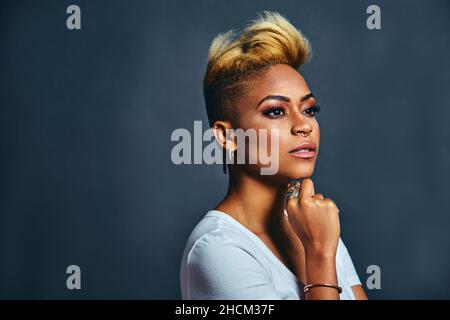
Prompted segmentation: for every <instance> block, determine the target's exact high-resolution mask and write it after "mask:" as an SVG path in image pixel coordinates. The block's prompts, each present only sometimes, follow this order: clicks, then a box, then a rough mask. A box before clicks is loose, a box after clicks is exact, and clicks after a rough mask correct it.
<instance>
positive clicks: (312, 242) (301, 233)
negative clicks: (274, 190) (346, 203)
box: [286, 178, 340, 257]
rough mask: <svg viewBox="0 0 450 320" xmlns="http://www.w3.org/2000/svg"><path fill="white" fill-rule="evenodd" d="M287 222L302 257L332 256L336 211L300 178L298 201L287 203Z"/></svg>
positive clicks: (337, 228)
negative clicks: (297, 242) (297, 240)
mask: <svg viewBox="0 0 450 320" xmlns="http://www.w3.org/2000/svg"><path fill="white" fill-rule="evenodd" d="M286 210H287V212H288V220H289V223H290V225H291V226H292V229H293V231H294V232H295V234H296V235H297V236H298V237H299V238H300V240H301V242H302V244H303V247H304V249H305V253H306V256H307V257H308V255H313V256H314V255H321V256H332V257H335V256H336V251H337V246H338V242H339V237H340V224H339V209H338V208H337V206H336V204H335V203H334V202H333V200H331V199H329V198H324V196H323V195H321V194H315V192H314V184H313V182H312V180H311V179H309V178H306V179H303V180H302V182H301V185H300V193H299V196H298V198H291V199H288V200H287V203H286Z"/></svg>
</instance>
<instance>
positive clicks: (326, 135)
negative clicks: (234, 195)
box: [0, 0, 450, 299]
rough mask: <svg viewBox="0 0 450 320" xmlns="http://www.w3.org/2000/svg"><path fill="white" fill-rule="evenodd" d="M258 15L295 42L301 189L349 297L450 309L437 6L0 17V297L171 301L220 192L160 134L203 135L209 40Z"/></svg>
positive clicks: (446, 136) (208, 174)
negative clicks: (377, 277)
mask: <svg viewBox="0 0 450 320" xmlns="http://www.w3.org/2000/svg"><path fill="white" fill-rule="evenodd" d="M73 3H75V4H78V5H79V6H80V7H81V11H82V29H81V30H79V31H69V30H68V29H67V28H66V25H65V20H66V17H67V15H66V13H65V12H66V8H67V6H68V5H70V4H73ZM370 4H378V5H379V6H380V7H381V11H382V13H381V14H382V29H381V30H377V31H371V30H368V29H367V28H366V18H367V16H368V15H367V14H366V12H365V11H366V8H367V6H368V5H370ZM267 9H269V10H277V11H279V12H280V13H281V14H283V15H285V16H286V17H287V18H288V19H290V20H291V22H292V23H293V24H294V25H295V26H296V27H298V28H300V29H301V30H302V31H303V32H304V33H305V34H306V35H307V36H308V37H309V38H310V40H311V43H312V47H313V51H314V56H313V59H312V61H311V62H310V63H309V64H307V65H306V66H305V67H304V69H303V74H304V76H305V78H306V79H307V81H308V83H309V85H310V87H311V88H312V90H313V92H314V93H315V95H316V96H317V97H318V103H319V105H320V106H321V107H322V112H321V113H320V114H319V122H320V125H321V138H322V139H321V151H320V156H319V159H318V163H317V166H316V172H315V174H314V177H313V179H314V181H315V184H316V191H318V192H321V193H323V194H325V195H326V196H329V197H331V198H332V199H334V200H335V201H336V203H337V204H338V206H339V207H340V210H341V217H342V218H341V222H342V238H343V239H344V241H345V242H346V244H347V247H348V248H349V251H350V253H351V255H352V257H353V261H354V263H355V266H356V269H357V271H358V273H359V275H360V277H361V279H362V281H363V282H365V279H367V276H368V275H367V274H366V268H367V266H369V265H372V264H376V265H379V266H380V267H381V272H382V275H381V286H382V288H381V290H372V291H370V290H367V293H368V295H369V297H370V298H382V299H389V298H449V297H450V275H449V274H450V232H449V228H450V219H449V214H450V200H449V198H450V194H449V190H450V170H449V168H450V143H449V142H450V127H449V121H450V105H449V101H450V90H449V89H450V66H449V58H450V31H449V30H450V3H449V2H448V1H387V2H382V1H376V2H373V1H345V2H344V1H339V3H338V2H337V1H298V0H296V1H256V0H255V1H247V0H244V1H242V0H241V1H195V2H194V1H159V2H153V1H57V0H55V1H39V2H38V1H28V2H27V1H9V2H2V5H1V11H0V35H1V42H0V43H1V44H0V49H1V50H0V106H1V109H0V143H1V144H0V155H1V157H0V161H1V163H0V297H1V298H32V299H34V298H62V299H71V298H81V299H84V298H144V299H178V298H180V292H179V263H180V259H181V254H182V250H183V248H184V245H185V241H186V240H187V237H188V235H189V233H190V232H191V230H192V228H193V227H194V225H195V224H196V223H197V222H198V221H199V220H200V219H201V217H202V216H203V215H204V214H205V213H206V211H207V210H208V209H210V208H212V207H213V206H214V205H215V204H216V203H217V202H218V201H219V200H220V199H221V198H222V196H223V194H224V192H225V190H226V176H224V175H223V174H222V173H221V168H220V166H218V165H214V166H208V165H184V166H183V165H182V166H176V165H174V164H172V162H171V159H170V151H171V148H172V147H173V145H174V144H175V143H173V142H171V141H170V134H171V132H172V131H173V130H174V129H175V128H188V129H190V130H192V129H193V121H194V120H203V121H206V113H205V111H204V106H203V101H202V92H201V80H202V76H203V72H204V67H205V61H206V54H207V50H208V47H209V44H210V41H211V40H212V39H213V37H214V36H215V35H217V33H219V32H222V31H226V30H228V29H231V28H236V27H239V26H242V25H243V24H245V23H246V22H247V21H248V20H249V19H253V18H255V17H256V13H257V12H259V11H261V10H267ZM205 123H206V122H205ZM175 183H176V185H175ZM174 187H175V188H176V190H177V194H176V195H174V194H173V188H174ZM70 264H77V265H79V266H80V267H81V270H82V290H79V291H76V290H74V291H69V290H67V289H66V287H65V284H66V277H67V276H68V275H67V274H66V273H65V271H66V267H67V266H68V265H70Z"/></svg>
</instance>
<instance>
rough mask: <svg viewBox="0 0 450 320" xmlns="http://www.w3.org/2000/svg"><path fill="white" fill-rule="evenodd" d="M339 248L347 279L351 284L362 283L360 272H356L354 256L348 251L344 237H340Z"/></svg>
mask: <svg viewBox="0 0 450 320" xmlns="http://www.w3.org/2000/svg"><path fill="white" fill-rule="evenodd" d="M339 242H340V243H339V250H340V257H341V263H342V267H343V269H344V272H345V278H346V279H347V281H348V283H349V284H350V286H356V285H360V284H361V281H360V280H359V277H358V274H357V273H356V270H355V266H354V265H353V261H352V258H351V257H350V254H349V253H348V250H347V247H346V246H345V244H344V242H343V241H342V239H339Z"/></svg>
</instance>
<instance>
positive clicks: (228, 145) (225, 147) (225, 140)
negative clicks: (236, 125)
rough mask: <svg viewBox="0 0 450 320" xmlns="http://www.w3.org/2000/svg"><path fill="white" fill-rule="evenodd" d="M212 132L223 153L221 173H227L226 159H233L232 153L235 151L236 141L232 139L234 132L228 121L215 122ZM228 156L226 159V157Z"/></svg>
mask: <svg viewBox="0 0 450 320" xmlns="http://www.w3.org/2000/svg"><path fill="white" fill-rule="evenodd" d="M212 131H213V133H214V137H215V138H216V141H217V143H218V144H219V145H220V147H221V148H222V152H223V173H225V174H226V173H227V164H228V163H229V162H228V161H227V158H229V159H233V160H234V157H233V152H234V151H235V150H236V148H237V145H236V139H235V137H234V130H233V129H232V125H231V123H230V122H229V121H216V122H214V125H213V126H212ZM227 155H228V157H227Z"/></svg>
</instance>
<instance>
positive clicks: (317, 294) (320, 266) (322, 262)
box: [305, 253, 339, 300]
mask: <svg viewBox="0 0 450 320" xmlns="http://www.w3.org/2000/svg"><path fill="white" fill-rule="evenodd" d="M305 273H306V283H305V285H309V284H332V285H336V286H337V285H338V281H337V274H336V256H335V255H334V254H333V255H325V254H322V253H308V254H306V255H305ZM305 298H306V299H307V300H339V292H338V291H337V290H336V289H334V288H328V287H314V288H311V289H310V291H309V292H307V293H306V296H305Z"/></svg>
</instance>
